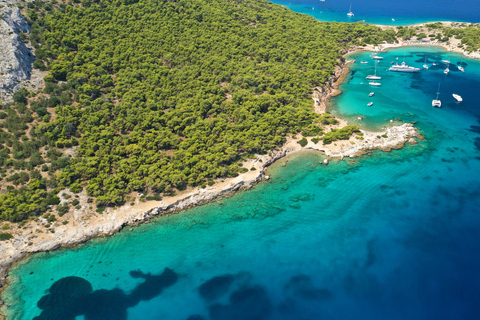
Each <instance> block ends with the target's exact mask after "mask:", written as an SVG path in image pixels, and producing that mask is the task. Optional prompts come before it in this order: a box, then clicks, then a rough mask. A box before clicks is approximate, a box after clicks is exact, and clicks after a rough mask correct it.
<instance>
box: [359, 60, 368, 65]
mask: <svg viewBox="0 0 480 320" xmlns="http://www.w3.org/2000/svg"><path fill="white" fill-rule="evenodd" d="M360 63H362V64H367V63H368V61H360Z"/></svg>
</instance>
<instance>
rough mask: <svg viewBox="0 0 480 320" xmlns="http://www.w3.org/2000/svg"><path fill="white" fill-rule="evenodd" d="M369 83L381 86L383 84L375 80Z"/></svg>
mask: <svg viewBox="0 0 480 320" xmlns="http://www.w3.org/2000/svg"><path fill="white" fill-rule="evenodd" d="M368 84H369V85H371V86H374V87H380V86H381V85H382V84H381V83H380V82H375V81H372V82H369V83H368Z"/></svg>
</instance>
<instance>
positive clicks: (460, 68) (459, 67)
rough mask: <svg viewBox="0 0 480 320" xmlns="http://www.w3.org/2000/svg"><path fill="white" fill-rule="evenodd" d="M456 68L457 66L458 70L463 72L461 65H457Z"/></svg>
mask: <svg viewBox="0 0 480 320" xmlns="http://www.w3.org/2000/svg"><path fill="white" fill-rule="evenodd" d="M457 68H458V70H460V71H462V72H465V69H463V67H462V66H458V67H457Z"/></svg>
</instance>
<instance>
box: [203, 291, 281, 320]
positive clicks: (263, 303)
mask: <svg viewBox="0 0 480 320" xmlns="http://www.w3.org/2000/svg"><path fill="white" fill-rule="evenodd" d="M271 312H272V303H271V302H270V299H269V298H268V296H267V294H266V292H265V289H264V288H262V287H260V286H254V287H246V288H242V289H238V290H236V291H234V292H233V293H232V295H231V296H230V304H228V305H223V304H214V305H212V306H211V307H210V318H211V320H262V319H266V318H267V317H268V316H269V315H270V314H271Z"/></svg>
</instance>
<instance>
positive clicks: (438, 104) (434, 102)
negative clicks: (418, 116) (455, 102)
mask: <svg viewBox="0 0 480 320" xmlns="http://www.w3.org/2000/svg"><path fill="white" fill-rule="evenodd" d="M439 94H440V83H439V84H438V89H437V97H436V98H435V100H432V107H437V108H441V107H442V101H440V100H438V95H439Z"/></svg>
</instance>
